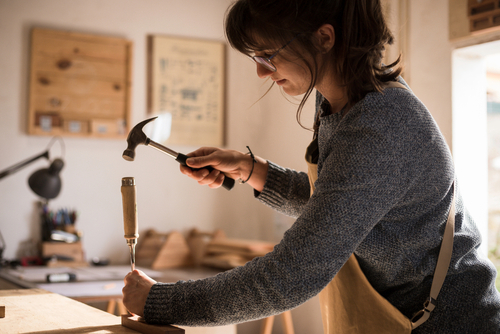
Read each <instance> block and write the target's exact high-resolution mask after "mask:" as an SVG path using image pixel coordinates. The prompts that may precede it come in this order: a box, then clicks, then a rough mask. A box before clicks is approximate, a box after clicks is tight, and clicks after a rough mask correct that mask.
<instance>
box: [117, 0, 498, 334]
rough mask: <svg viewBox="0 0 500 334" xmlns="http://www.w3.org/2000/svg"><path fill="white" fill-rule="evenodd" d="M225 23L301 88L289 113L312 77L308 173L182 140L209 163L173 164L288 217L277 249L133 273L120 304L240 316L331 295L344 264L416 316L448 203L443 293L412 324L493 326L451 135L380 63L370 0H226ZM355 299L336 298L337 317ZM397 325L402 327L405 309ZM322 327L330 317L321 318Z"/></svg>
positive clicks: (236, 39) (273, 71)
mask: <svg viewBox="0 0 500 334" xmlns="http://www.w3.org/2000/svg"><path fill="white" fill-rule="evenodd" d="M226 34H227V37H228V40H229V42H230V44H231V45H232V46H233V47H234V48H236V49H237V50H239V51H241V52H242V53H244V54H246V55H249V56H251V57H253V59H254V60H255V62H256V64H257V74H258V75H259V77H261V78H270V79H272V80H273V81H274V82H275V83H276V84H277V85H278V86H280V88H281V89H283V91H284V92H285V93H287V94H289V95H292V96H296V95H300V94H304V98H303V101H302V103H301V105H300V106H299V111H298V113H299V114H298V116H300V111H301V109H302V106H303V104H304V102H305V100H306V99H307V98H308V97H309V95H310V94H311V93H312V91H313V89H316V91H317V97H316V100H317V105H316V119H317V121H316V124H315V126H314V140H313V142H312V143H311V145H310V147H309V148H308V153H307V158H308V162H309V163H310V165H311V166H312V167H313V169H312V171H311V172H310V177H311V183H309V179H308V175H307V174H306V173H302V172H296V171H293V170H290V169H286V168H282V167H280V166H277V165H276V164H274V163H272V162H270V161H267V160H264V159H262V158H260V157H257V156H253V154H244V153H241V152H237V151H231V150H222V149H216V148H201V149H199V150H197V151H195V152H192V153H191V154H190V156H192V158H190V159H188V160H187V163H188V165H189V166H190V167H196V168H200V167H203V166H208V165H210V166H212V167H214V168H215V169H216V170H214V171H213V172H211V173H209V172H208V170H206V169H202V170H199V171H193V170H191V169H189V168H186V167H181V171H182V173H184V174H186V175H188V176H190V177H191V178H193V179H195V180H197V181H198V182H199V183H200V184H203V185H208V186H209V187H213V188H216V187H219V186H220V185H221V183H222V181H223V179H224V177H226V176H230V177H232V178H234V179H240V180H242V181H243V182H246V183H248V184H249V185H251V186H252V187H253V188H254V189H255V192H254V193H255V197H256V198H257V199H258V200H259V201H261V202H262V203H264V204H266V205H269V206H271V207H272V208H273V209H276V210H278V211H280V212H283V213H285V214H288V215H291V216H294V217H296V218H297V220H296V222H295V223H294V225H293V226H292V227H291V228H290V229H289V230H288V231H287V232H286V233H285V236H284V237H283V240H282V241H281V242H280V243H279V244H278V245H277V246H276V247H275V249H274V251H273V252H271V253H269V254H267V255H266V256H264V257H262V258H257V259H254V260H253V261H251V262H249V263H247V264H246V265H245V266H243V267H238V268H235V269H233V270H230V271H227V272H224V273H222V274H219V275H217V276H215V277H212V278H208V279H203V280H199V281H190V282H178V283H175V284H162V283H156V282H155V281H153V280H151V279H150V278H148V277H147V276H145V275H144V274H143V273H141V272H139V271H134V272H132V273H130V274H129V275H128V276H127V277H126V278H125V283H126V286H125V288H124V289H123V292H124V303H125V305H126V306H127V308H128V309H129V310H130V311H131V312H133V313H136V314H139V315H144V317H145V319H146V320H147V321H148V322H152V323H170V324H178V325H188V326H208V325H223V324H230V323H238V322H243V321H249V320H253V319H259V318H263V317H267V316H270V315H273V314H278V313H281V312H283V311H285V310H289V309H292V308H294V307H297V306H298V305H300V304H301V303H303V302H305V301H306V300H308V299H309V298H311V297H313V296H315V295H317V294H319V293H320V292H321V294H322V295H324V296H326V295H328V296H330V297H331V298H330V299H328V298H329V297H328V296H326V297H325V298H323V300H322V303H327V304H328V303H334V302H335V301H336V300H338V299H340V298H341V297H339V296H337V295H336V294H335V293H333V294H330V292H325V291H327V290H328V289H325V287H326V288H328V287H330V286H331V285H332V284H334V283H335V282H336V280H337V278H338V277H340V276H341V275H340V273H341V272H342V271H341V268H343V267H344V268H346V267H348V266H347V264H353V268H357V269H359V270H358V274H357V275H358V276H359V277H362V278H363V277H365V278H366V280H365V281H367V282H368V283H367V285H368V287H367V288H368V289H372V290H373V291H372V293H373V294H374V295H377V296H379V297H380V298H381V300H382V301H383V302H386V303H387V305H388V307H389V308H390V307H392V308H393V311H394V312H395V313H398V314H399V315H401V317H402V319H412V317H413V315H414V314H415V313H417V312H419V311H421V310H422V303H424V302H425V301H426V299H427V298H428V297H429V292H430V290H431V285H432V283H433V277H434V276H437V275H434V271H435V269H436V263H437V259H438V255H439V254H440V245H441V241H442V240H443V233H444V230H445V225H446V223H447V218H448V215H449V213H450V212H451V214H450V218H453V217H454V219H455V223H454V224H455V225H454V230H455V236H454V238H453V237H452V240H453V241H454V245H453V253H452V256H451V263H450V265H449V268H448V265H446V266H445V273H446V269H447V274H446V278H445V280H444V283H443V285H442V287H441V288H440V289H438V290H439V298H437V301H436V300H435V299H436V298H435V297H432V299H431V302H430V304H429V303H427V306H426V311H423V313H424V314H426V313H427V315H429V311H431V310H432V309H433V310H432V314H430V316H429V317H428V319H427V321H425V322H424V323H423V324H421V325H419V326H418V327H417V326H413V327H416V328H414V329H413V333H498V332H500V311H499V310H500V296H499V294H498V292H497V291H496V289H495V286H494V280H495V275H496V271H495V268H494V267H493V266H492V264H491V263H490V262H489V261H488V260H486V259H483V258H481V257H480V256H479V254H478V251H477V249H478V246H479V244H480V236H479V233H478V230H477V228H476V227H475V225H474V223H473V221H472V219H471V217H470V216H469V215H468V213H467V211H466V209H465V208H464V206H463V203H462V198H461V196H460V191H459V188H458V186H457V182H454V181H455V175H454V168H453V162H452V158H451V154H450V152H449V149H448V147H447V145H446V143H445V141H444V139H443V137H442V135H441V133H440V132H439V129H438V127H437V125H436V124H435V122H434V120H433V119H432V117H431V115H430V113H429V112H428V111H427V109H426V108H425V106H424V105H423V104H422V103H421V102H420V101H419V100H418V98H417V97H416V96H415V95H413V93H412V92H411V91H410V89H409V88H408V87H407V86H406V84H405V83H404V81H403V80H402V79H401V78H400V76H399V75H400V72H401V69H400V68H399V65H398V63H399V61H396V62H395V63H394V64H391V65H389V66H384V65H382V63H381V59H382V52H383V50H384V45H385V44H386V43H388V44H391V43H392V41H393V37H392V35H391V33H390V32H389V30H388V28H387V26H386V24H385V22H384V19H383V16H382V13H381V8H380V2H379V1H378V0H338V1H333V0H330V1H326V0H323V1H321V0H277V1H269V0H267V1H263V0H238V1H237V2H236V3H235V4H234V5H233V6H232V7H231V8H230V10H229V11H228V14H227V18H226ZM315 168H317V172H316V171H315V170H314V169H315ZM316 178H317V180H316ZM312 190H313V193H312V195H311V194H310V192H311V191H312ZM454 193H455V195H454ZM452 203H455V206H456V209H455V210H456V213H455V214H453V213H454V211H452V209H451V208H452ZM356 287H357V286H354V290H357V289H356ZM340 290H343V289H340ZM322 291H323V292H322ZM331 291H333V290H331ZM340 292H342V291H340ZM320 296H321V295H320ZM347 299H349V296H347ZM361 304H363V303H362V302H361ZM341 311H342V310H341V309H338V312H341ZM351 311H352V309H350V308H349V307H348V309H347V310H346V311H345V312H346V316H347V318H349V317H350V315H351ZM352 312H354V311H352ZM334 313H336V312H334ZM399 315H398V316H399ZM323 316H324V320H325V317H326V319H328V315H327V314H323ZM333 316H335V314H334V315H333ZM330 319H332V318H330ZM336 321H337V320H336ZM404 321H406V320H404ZM408 321H409V320H408ZM327 322H328V321H327ZM347 326H356V324H354V325H353V324H350V325H349V324H347ZM405 326H406V327H405ZM334 327H335V326H334ZM403 327H405V328H406V330H407V331H411V328H409V327H408V323H405V324H404V326H403ZM410 327H412V326H410ZM325 331H328V332H334V331H335V330H334V329H332V326H331V325H328V324H326V323H325ZM342 331H343V332H348V331H347V330H340V332H342ZM352 332H355V331H352ZM365 332H366V331H365ZM372 332H373V331H372ZM388 332H390V330H388ZM393 332H395V331H393Z"/></svg>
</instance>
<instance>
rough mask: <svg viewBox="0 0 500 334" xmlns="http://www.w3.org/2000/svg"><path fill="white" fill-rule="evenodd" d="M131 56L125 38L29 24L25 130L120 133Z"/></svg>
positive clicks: (125, 121) (124, 129)
mask: <svg viewBox="0 0 500 334" xmlns="http://www.w3.org/2000/svg"><path fill="white" fill-rule="evenodd" d="M131 59H132V42H131V41H129V40H126V39H122V38H115V37H105V36H97V35H87V34H80V33H74V32H65V31H58V30H49V29H41V28H34V29H33V31H32V36H31V73H30V94H29V102H30V103H29V117H28V122H29V125H28V133H29V134H34V135H49V136H54V135H59V136H81V137H102V138H123V137H125V136H126V134H127V133H128V130H129V126H130V88H131Z"/></svg>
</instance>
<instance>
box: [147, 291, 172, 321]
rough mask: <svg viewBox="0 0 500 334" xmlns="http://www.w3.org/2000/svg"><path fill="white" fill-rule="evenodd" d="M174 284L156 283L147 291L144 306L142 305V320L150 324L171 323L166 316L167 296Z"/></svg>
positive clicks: (167, 309) (167, 310) (167, 307)
mask: <svg viewBox="0 0 500 334" xmlns="http://www.w3.org/2000/svg"><path fill="white" fill-rule="evenodd" d="M173 285H174V283H156V284H155V285H153V286H152V287H151V290H149V294H148V298H147V299H146V305H144V319H145V320H146V322H147V323H150V324H169V323H171V322H170V320H169V318H168V314H169V306H168V300H169V298H168V296H169V291H168V290H170V287H171V286H173Z"/></svg>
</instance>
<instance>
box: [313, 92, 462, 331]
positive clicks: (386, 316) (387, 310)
mask: <svg viewBox="0 0 500 334" xmlns="http://www.w3.org/2000/svg"><path fill="white" fill-rule="evenodd" d="M393 84H396V85H397V87H401V88H405V89H406V87H404V86H403V85H401V84H399V83H393ZM390 86H392V87H394V85H390ZM317 157H318V144H317V140H314V141H313V142H312V143H311V144H310V145H309V147H308V148H307V153H306V162H307V165H308V175H309V183H310V185H311V195H312V193H313V192H314V182H315V181H316V179H317V178H318V166H317V164H316V162H317ZM454 217H455V214H454V202H453V205H452V208H451V209H450V213H449V216H448V222H447V225H446V229H445V235H444V237H443V242H442V245H441V251H440V254H439V258H438V263H437V266H436V271H435V273H434V279H433V283H432V287H431V293H430V297H429V298H428V300H427V301H426V303H425V304H424V309H423V310H422V311H420V312H419V313H418V314H417V315H416V316H415V317H414V319H415V322H412V320H413V319H412V320H410V319H408V318H407V317H406V316H405V315H403V314H402V313H401V312H400V311H399V310H398V309H397V308H396V307H394V306H393V305H392V304H391V303H389V302H388V301H387V300H386V299H385V298H384V297H382V296H381V295H380V294H379V293H378V292H377V291H376V290H375V289H374V288H373V287H372V286H371V284H370V282H368V279H367V278H366V276H365V275H364V274H363V271H362V270H361V268H360V266H359V264H358V261H357V259H356V256H355V255H354V254H352V255H351V256H350V257H349V259H348V260H347V262H346V263H345V264H344V266H343V267H342V268H341V269H340V271H339V272H338V273H337V275H335V277H334V278H333V280H332V281H331V282H330V283H329V284H328V285H327V286H326V287H325V288H324V289H323V291H321V292H320V294H319V300H320V306H321V317H322V320H323V330H324V333H325V334H337V333H338V334H350V333H363V334H364V333H377V334H379V333H380V334H383V333H388V334H399V333H410V332H411V331H412V329H414V328H416V327H418V326H420V325H421V324H422V323H423V322H425V321H426V320H427V319H428V318H429V315H430V312H431V311H432V310H433V309H434V305H435V304H434V302H435V300H436V298H437V295H438V293H439V290H440V289H441V286H442V283H443V281H444V278H445V277H446V273H447V271H448V267H449V262H450V259H451V251H452V249H453V232H454V231H453V230H454V228H453V227H454Z"/></svg>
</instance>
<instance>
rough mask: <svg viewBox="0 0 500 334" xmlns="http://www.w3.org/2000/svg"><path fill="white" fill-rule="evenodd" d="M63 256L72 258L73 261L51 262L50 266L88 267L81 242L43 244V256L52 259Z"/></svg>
mask: <svg viewBox="0 0 500 334" xmlns="http://www.w3.org/2000/svg"><path fill="white" fill-rule="evenodd" d="M54 255H61V256H67V257H71V258H72V259H73V261H49V263H48V264H47V265H48V266H72V267H74V266H78V267H80V266H87V265H88V264H87V262H86V261H85V254H84V252H83V248H82V243H81V242H80V241H78V242H73V243H66V242H43V243H42V256H43V257H51V256H54Z"/></svg>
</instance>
